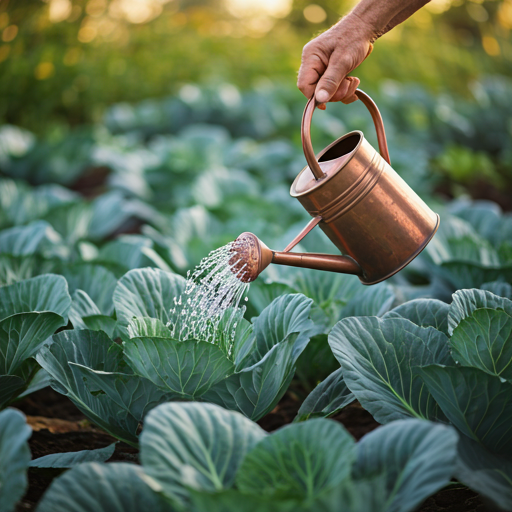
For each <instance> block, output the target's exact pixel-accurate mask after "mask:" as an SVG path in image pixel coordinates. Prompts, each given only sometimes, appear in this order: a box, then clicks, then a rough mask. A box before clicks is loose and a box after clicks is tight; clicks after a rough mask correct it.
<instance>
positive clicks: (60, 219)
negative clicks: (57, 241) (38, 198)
mask: <svg viewBox="0 0 512 512" xmlns="http://www.w3.org/2000/svg"><path fill="white" fill-rule="evenodd" d="M91 216H92V211H91V207H90V205H89V204H88V203H85V202H84V201H83V200H82V201H79V200H75V201H73V202H72V203H67V204H61V205H58V206H56V207H54V208H52V209H51V210H50V211H49V212H48V213H47V214H46V215H45V216H44V220H45V221H47V222H48V223H49V224H50V225H51V226H53V228H54V229H55V230H56V231H57V232H58V233H59V234H60V235H61V236H62V238H63V239H64V241H65V242H66V244H67V245H69V246H72V245H74V244H76V243H77V242H78V241H79V240H81V239H84V238H87V235H88V231H89V224H90V222H91Z"/></svg>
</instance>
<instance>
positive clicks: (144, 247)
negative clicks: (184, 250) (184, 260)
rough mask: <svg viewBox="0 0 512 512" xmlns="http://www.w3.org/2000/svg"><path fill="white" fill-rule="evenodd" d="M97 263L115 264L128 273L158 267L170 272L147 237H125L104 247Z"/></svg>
mask: <svg viewBox="0 0 512 512" xmlns="http://www.w3.org/2000/svg"><path fill="white" fill-rule="evenodd" d="M96 261H97V262H98V263H100V264H102V263H106V264H114V265H116V266H118V267H120V268H122V269H123V273H124V272H128V271H129V270H132V269H134V268H142V267H156V268H160V269H161V270H165V271H167V272H170V271H171V269H170V267H169V265H167V263H166V262H165V261H164V260H163V259H162V258H161V257H160V256H159V255H158V253H157V252H156V251H155V250H154V249H153V242H152V241H151V240H150V239H149V238H146V237H141V236H133V235H125V236H121V237H119V238H117V239H116V240H114V241H112V242H109V243H108V244H106V245H104V246H103V247H102V248H101V249H100V251H99V253H98V257H97V258H96Z"/></svg>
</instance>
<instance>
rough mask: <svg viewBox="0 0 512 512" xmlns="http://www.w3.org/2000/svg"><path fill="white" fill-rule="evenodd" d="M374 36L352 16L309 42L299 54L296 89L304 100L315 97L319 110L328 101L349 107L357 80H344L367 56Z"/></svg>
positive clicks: (354, 78) (357, 84)
mask: <svg viewBox="0 0 512 512" xmlns="http://www.w3.org/2000/svg"><path fill="white" fill-rule="evenodd" d="M374 40H375V32H374V31H373V30H372V28H371V27H370V26H369V25H368V24H367V23H365V22H364V21H363V20H362V19H361V18H360V17H359V16H357V15H355V14H353V13H351V14H349V15H348V16H346V17H344V18H343V19H341V20H340V21H339V22H338V23H337V24H336V25H334V26H333V27H331V28H330V29H329V30H327V32H324V33H323V34H321V35H319V36H318V37H316V38H315V39H313V40H312V41H310V42H309V43H308V44H306V46H304V50H303V52H302V62H301V66H300V69H299V77H298V80H297V86H298V88H299V89H300V90H301V91H302V93H303V94H304V96H306V98H308V99H309V98H311V97H312V96H313V93H314V94H315V96H316V100H317V102H318V103H319V104H320V105H319V108H325V105H324V104H325V103H326V102H328V101H342V102H343V103H352V102H353V101H356V100H357V96H356V95H355V91H356V89H357V87H358V86H359V78H356V77H349V76H347V75H348V74H349V73H350V72H351V71H353V70H354V69H355V68H356V67H357V66H359V64H361V62H363V60H364V59H366V57H368V55H370V53H371V51H372V49H373V44H372V41H374Z"/></svg>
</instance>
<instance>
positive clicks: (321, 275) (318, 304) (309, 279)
mask: <svg viewBox="0 0 512 512" xmlns="http://www.w3.org/2000/svg"><path fill="white" fill-rule="evenodd" d="M252 286H254V285H251V288H252ZM293 287H294V288H296V290H297V291H299V292H301V293H303V294H304V295H305V296H306V297H309V298H310V299H313V301H314V306H313V311H312V315H311V318H312V320H313V321H314V322H315V324H316V325H317V326H318V327H319V332H324V333H328V332H329V331H330V329H331V327H332V326H333V324H335V323H336V322H337V321H338V320H339V319H340V317H341V315H342V311H343V309H344V307H345V306H346V305H347V303H348V302H351V301H352V300H354V298H355V297H356V296H357V295H358V294H360V293H361V292H362V291H363V289H364V287H363V286H362V285H361V282H360V281H359V279H358V278H357V277H356V276H352V275H348V274H331V273H329V272H314V271H309V272H308V271H305V272H304V271H301V272H300V273H298V274H297V276H296V278H295V279H294V282H293Z"/></svg>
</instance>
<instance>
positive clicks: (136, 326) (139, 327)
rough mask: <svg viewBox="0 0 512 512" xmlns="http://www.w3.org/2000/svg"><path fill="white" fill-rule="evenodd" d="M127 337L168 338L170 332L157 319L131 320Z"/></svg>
mask: <svg viewBox="0 0 512 512" xmlns="http://www.w3.org/2000/svg"><path fill="white" fill-rule="evenodd" d="M128 335H129V336H130V338H169V337H170V336H171V331H170V329H169V328H168V327H166V326H165V325H164V324H163V323H162V322H161V321H160V320H158V318H132V319H131V320H130V322H129V323H128Z"/></svg>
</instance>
